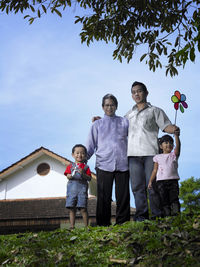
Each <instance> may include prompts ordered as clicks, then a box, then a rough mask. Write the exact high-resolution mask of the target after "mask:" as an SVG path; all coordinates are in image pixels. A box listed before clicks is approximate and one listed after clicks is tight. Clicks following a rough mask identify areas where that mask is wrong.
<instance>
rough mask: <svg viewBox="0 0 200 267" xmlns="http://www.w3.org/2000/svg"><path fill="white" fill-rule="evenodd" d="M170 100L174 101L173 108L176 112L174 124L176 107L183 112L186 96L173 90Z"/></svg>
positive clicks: (185, 105)
mask: <svg viewBox="0 0 200 267" xmlns="http://www.w3.org/2000/svg"><path fill="white" fill-rule="evenodd" d="M171 100H172V102H173V103H174V108H175V110H176V114H175V125H176V117H177V110H178V108H180V111H181V112H182V113H183V112H184V108H187V107H188V105H187V103H186V102H185V100H186V96H185V95H184V94H181V93H180V92H179V91H175V92H174V95H173V96H172V97H171Z"/></svg>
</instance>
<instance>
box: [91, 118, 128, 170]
mask: <svg viewBox="0 0 200 267" xmlns="http://www.w3.org/2000/svg"><path fill="white" fill-rule="evenodd" d="M128 127H129V123H128V119H127V118H125V117H119V116H116V115H114V116H112V117H110V116H107V115H104V117H103V118H102V119H99V120H96V121H95V122H94V123H93V124H92V127H91V129H90V133H89V136H88V140H87V144H86V147H87V152H88V159H89V158H90V157H91V156H92V155H93V154H94V153H95V154H96V167H97V168H99V169H101V170H104V171H109V172H113V171H127V170H128V159H127V136H128Z"/></svg>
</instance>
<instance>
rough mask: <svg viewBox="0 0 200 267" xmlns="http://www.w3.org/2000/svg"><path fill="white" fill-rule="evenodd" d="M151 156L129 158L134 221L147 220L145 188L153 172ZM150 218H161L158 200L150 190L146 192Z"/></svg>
mask: <svg viewBox="0 0 200 267" xmlns="http://www.w3.org/2000/svg"><path fill="white" fill-rule="evenodd" d="M153 165H154V163H153V156H143V157H129V172H130V180H131V189H132V192H133V195H134V198H135V206H136V213H135V220H136V221H137V220H138V221H139V220H143V219H148V218H149V212H148V201H147V186H148V183H149V180H150V177H151V173H152V170H153ZM148 193H149V202H150V208H151V215H152V217H157V216H161V215H162V212H161V209H160V198H159V195H158V193H157V192H156V191H155V190H154V189H153V188H152V189H150V190H148Z"/></svg>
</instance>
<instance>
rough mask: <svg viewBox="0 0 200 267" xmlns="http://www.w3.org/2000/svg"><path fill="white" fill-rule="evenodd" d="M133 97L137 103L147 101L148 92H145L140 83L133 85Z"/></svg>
mask: <svg viewBox="0 0 200 267" xmlns="http://www.w3.org/2000/svg"><path fill="white" fill-rule="evenodd" d="M131 92H132V98H133V100H134V101H135V103H136V104H141V103H146V102H147V95H148V92H145V91H144V90H143V89H142V88H141V86H140V85H135V86H134V87H132V90H131Z"/></svg>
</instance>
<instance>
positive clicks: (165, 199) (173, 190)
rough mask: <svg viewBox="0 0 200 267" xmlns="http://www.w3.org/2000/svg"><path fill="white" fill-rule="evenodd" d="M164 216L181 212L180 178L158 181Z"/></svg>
mask: <svg viewBox="0 0 200 267" xmlns="http://www.w3.org/2000/svg"><path fill="white" fill-rule="evenodd" d="M156 185H157V189H158V192H159V195H160V200H161V206H162V209H163V215H164V216H170V215H177V214H178V213H179V212H180V203H179V198H178V195H179V186H178V180H163V181H157V183H156Z"/></svg>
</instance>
